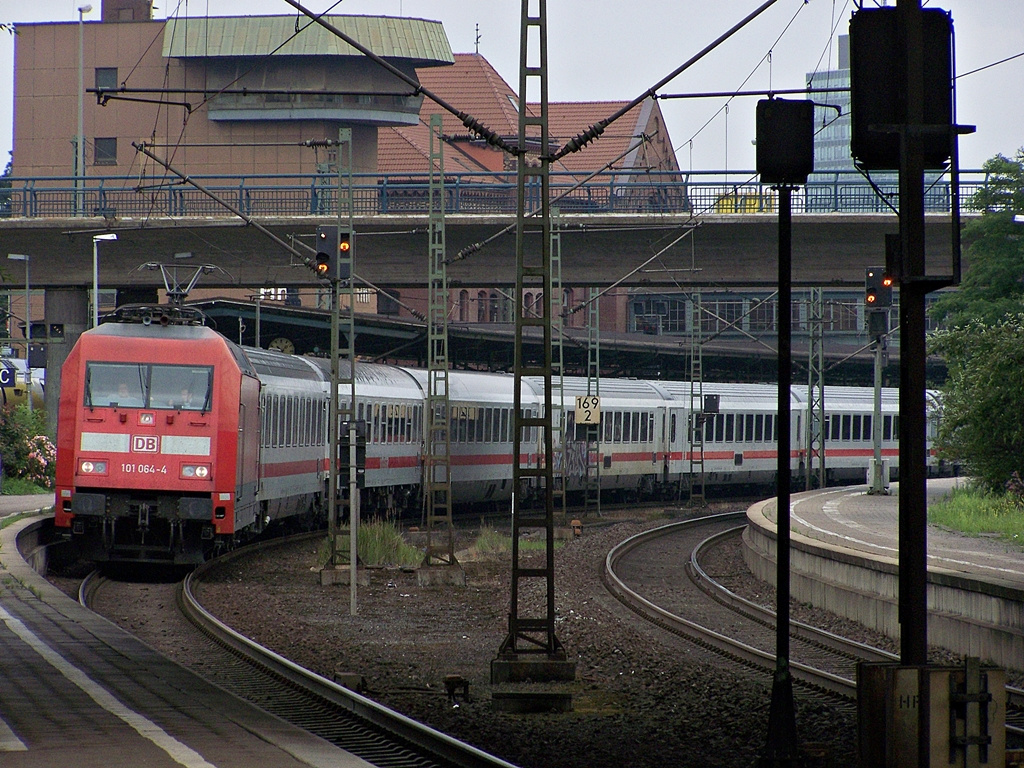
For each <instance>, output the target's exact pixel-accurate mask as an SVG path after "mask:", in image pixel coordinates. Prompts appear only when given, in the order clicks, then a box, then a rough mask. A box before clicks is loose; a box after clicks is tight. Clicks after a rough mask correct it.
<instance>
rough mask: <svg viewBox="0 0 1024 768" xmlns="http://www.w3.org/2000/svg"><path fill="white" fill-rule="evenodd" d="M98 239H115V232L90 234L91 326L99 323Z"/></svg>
mask: <svg viewBox="0 0 1024 768" xmlns="http://www.w3.org/2000/svg"><path fill="white" fill-rule="evenodd" d="M100 240H117V233H115V232H107V233H106V234H105V235H93V236H92V327H93V328H95V327H96V326H97V325H99V324H100V247H99V242H100Z"/></svg>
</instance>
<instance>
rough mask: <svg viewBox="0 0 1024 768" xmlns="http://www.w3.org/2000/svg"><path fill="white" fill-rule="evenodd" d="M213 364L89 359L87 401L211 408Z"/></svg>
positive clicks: (91, 404)
mask: <svg viewBox="0 0 1024 768" xmlns="http://www.w3.org/2000/svg"><path fill="white" fill-rule="evenodd" d="M212 385H213V368H212V367H211V366H206V365H149V364H145V363H89V364H88V365H87V366H86V373H85V405H86V406H87V407H104V406H116V407H119V408H159V409H167V410H178V411H208V410H210V400H211V390H212Z"/></svg>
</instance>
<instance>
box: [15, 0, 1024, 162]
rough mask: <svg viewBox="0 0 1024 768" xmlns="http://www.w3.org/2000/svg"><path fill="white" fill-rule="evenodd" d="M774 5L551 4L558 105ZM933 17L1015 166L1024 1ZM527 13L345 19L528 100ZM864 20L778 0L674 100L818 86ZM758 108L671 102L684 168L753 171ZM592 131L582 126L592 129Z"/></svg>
mask: <svg viewBox="0 0 1024 768" xmlns="http://www.w3.org/2000/svg"><path fill="white" fill-rule="evenodd" d="M89 1H91V4H92V5H93V11H92V12H91V13H89V14H86V16H85V18H86V20H98V19H99V6H100V2H101V1H102V0H0V22H4V23H9V22H30V21H62V20H65V21H67V20H72V21H73V20H77V18H78V14H77V11H76V8H77V7H78V6H80V5H82V4H83V3H84V2H89ZM864 2H865V4H866V5H869V6H874V5H875V4H876V3H875V2H873V0H864ZM332 3H333V0H306V2H305V3H304V4H305V5H306V6H307V7H309V8H310V9H311V10H314V11H317V12H321V11H324V10H327V9H328V8H331V6H332ZM761 3H762V0H628V1H626V0H551V2H549V3H548V4H547V9H548V64H549V86H550V98H551V100H553V101H597V100H629V99H632V98H634V97H636V96H639V95H640V94H642V93H644V92H645V91H646V90H648V89H649V88H651V87H652V86H653V85H655V84H656V83H657V82H658V81H660V80H661V79H662V78H663V77H665V76H666V75H668V74H669V73H670V72H672V71H673V70H675V69H676V68H677V67H679V66H680V65H681V64H682V63H684V62H685V61H687V60H688V59H690V58H691V57H692V56H694V55H695V54H696V53H698V52H699V51H700V50H701V49H703V48H704V47H705V46H707V45H708V44H709V43H711V42H712V41H713V40H715V39H716V38H717V37H718V36H719V35H721V34H722V33H724V32H725V31H727V30H728V29H729V28H731V27H732V26H733V25H734V24H736V23H737V22H738V21H740V20H741V19H743V18H744V17H745V16H746V15H747V14H749V13H750V12H751V11H753V10H754V9H756V8H758V7H759V6H760V5H761ZM157 5H158V7H157V10H156V11H155V13H156V16H157V18H165V17H166V16H167V15H169V14H170V15H173V14H175V13H177V14H179V15H188V16H230V15H243V14H261V15H294V14H295V11H294V10H293V9H292V7H291V6H289V5H288V4H287V3H285V2H284V0H189V2H184V0H183V1H182V2H181V3H178V2H177V0H157ZM926 5H928V6H929V7H941V8H944V9H946V10H949V11H950V12H951V13H952V15H953V23H954V30H955V36H956V71H957V72H958V73H960V74H961V77H960V78H959V79H958V85H957V87H958V93H957V110H958V112H957V120H958V122H959V123H962V124H969V125H976V126H977V128H978V132H977V133H975V134H973V135H969V136H965V137H962V138H961V140H960V154H961V167H963V168H965V169H970V168H979V167H980V166H981V164H982V163H983V162H984V161H985V160H987V159H988V158H990V157H992V156H993V155H995V154H997V153H1001V154H1004V155H1007V156H1012V155H1013V154H1014V153H1015V152H1016V150H1017V149H1018V148H1020V147H1024V56H1020V57H1018V58H1015V59H1012V60H1011V61H1008V62H1006V63H1003V64H998V65H995V66H989V65H994V64H996V62H998V61H1000V60H1002V59H1006V58H1009V57H1013V56H1015V55H1018V54H1021V53H1024V1H1022V0H944V2H931V3H927V4H926ZM520 8H521V3H520V2H517V1H516V0H479V1H478V2H475V3H464V2H458V1H457V0H342V2H339V3H336V4H335V5H334V8H333V10H332V11H331V12H332V13H339V14H369V15H385V16H408V17H416V18H424V19H432V20H437V21H441V22H442V23H443V24H444V28H445V31H446V32H447V35H448V39H449V41H450V42H451V46H452V50H453V51H454V52H456V53H467V52H473V51H474V50H479V52H480V53H481V54H483V55H484V56H485V57H486V58H487V59H488V60H489V61H490V62H491V64H492V65H493V66H494V67H495V69H496V70H497V71H498V73H499V74H500V75H502V77H504V79H505V80H506V82H508V83H509V84H510V85H511V86H512V87H513V89H516V88H518V74H517V72H518V66H519V51H518V47H519V15H520ZM853 9H854V3H853V2H852V0H809V2H805V0H778V2H776V3H775V5H773V6H772V7H771V8H769V9H768V10H767V11H765V12H764V13H763V14H761V15H760V16H759V17H758V18H757V19H755V20H754V21H753V22H752V23H750V24H749V25H748V26H747V27H745V28H744V29H743V30H742V31H741V32H739V33H738V34H736V35H735V36H733V37H732V38H730V39H729V40H728V41H726V42H725V43H723V44H722V45H721V46H719V47H718V48H717V49H715V50H714V51H712V52H711V53H709V54H708V55H707V56H706V57H704V58H703V59H702V60H701V61H700V62H699V63H698V64H696V65H694V66H693V67H692V68H690V69H689V70H687V71H686V72H684V73H683V74H681V75H680V76H679V77H677V78H676V79H675V80H673V81H672V82H671V83H670V84H669V85H668V86H666V87H665V88H663V89H662V90H661V91H660V92H661V93H691V94H692V93H709V92H718V91H727V92H733V91H737V90H757V89H769V88H774V89H779V90H781V89H788V88H799V87H802V86H804V85H805V84H806V75H807V73H809V72H815V71H818V70H824V69H830V68H834V67H835V66H836V62H837V52H836V46H835V44H834V42H835V38H836V36H837V35H838V34H845V33H846V31H847V29H848V25H849V17H850V14H851V13H852V11H853ZM13 49H14V43H13V39H12V36H11V35H9V34H7V33H0V159H2V162H3V164H4V165H6V161H7V159H8V157H9V154H8V153H9V151H10V149H11V144H12V129H13V127H12V122H13V117H12V110H13V106H12V102H13V74H12V73H13ZM983 67H987V68H985V69H981V68H983ZM978 69H980V70H981V71H978V72H976V73H974V74H965V73H969V72H972V71H973V70H978ZM789 98H798V97H795V96H791V97H789ZM818 98H819V100H820V99H822V98H823V97H818ZM756 102H757V98H750V97H747V98H738V99H733V100H732V101H731V102H729V103H728V105H727V100H726V99H723V98H715V99H711V98H705V99H697V100H694V99H685V100H672V101H662V102H661V107H662V110H663V112H664V113H665V116H666V119H667V122H668V130H669V133H670V136H671V140H672V143H673V145H674V146H675V148H676V155H677V157H678V160H679V165H680V167H682V168H683V169H691V168H692V169H693V170H707V169H716V170H722V169H726V170H730V171H733V170H736V171H739V170H749V169H752V168H753V167H754V147H753V146H752V143H751V142H752V140H753V139H754V134H755V124H754V109H755V104H756ZM455 106H458V104H456V105H455ZM111 108H112V107H111ZM587 127H588V126H584V125H581V126H580V130H583V129H585V128H587ZM68 138H69V141H70V138H71V137H68ZM68 173H71V169H70V168H69V169H68Z"/></svg>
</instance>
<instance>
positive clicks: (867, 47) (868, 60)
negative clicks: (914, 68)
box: [850, 7, 953, 170]
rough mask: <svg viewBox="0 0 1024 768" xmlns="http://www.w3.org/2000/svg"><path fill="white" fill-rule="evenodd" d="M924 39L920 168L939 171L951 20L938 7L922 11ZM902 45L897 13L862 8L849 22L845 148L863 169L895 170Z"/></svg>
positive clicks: (944, 153) (948, 116) (949, 84)
mask: <svg viewBox="0 0 1024 768" xmlns="http://www.w3.org/2000/svg"><path fill="white" fill-rule="evenodd" d="M921 26H922V37H923V38H924V40H923V44H924V56H923V59H924V66H923V70H924V71H923V77H922V80H923V83H922V85H923V89H924V115H923V120H924V124H925V125H926V126H930V127H931V128H940V129H941V128H945V130H944V131H935V130H929V131H928V132H927V133H925V134H924V136H923V137H922V146H923V149H924V165H925V168H942V167H943V166H944V165H945V164H946V161H947V160H948V159H949V156H950V146H951V144H952V140H951V135H950V131H951V130H952V128H953V20H952V18H951V17H950V15H949V13H947V12H946V11H944V10H942V9H940V8H926V9H924V10H922V11H921ZM904 48H905V44H903V43H902V42H901V40H900V34H899V30H898V28H897V9H896V8H892V7H890V8H864V9H861V10H859V11H857V12H856V13H854V14H853V16H851V17H850V120H851V123H852V126H851V127H852V131H853V133H852V136H851V139H850V148H851V150H852V152H853V156H854V158H856V160H857V161H858V163H860V165H861V166H862V167H864V168H865V169H868V170H886V169H887V170H897V169H899V167H900V134H899V132H898V130H896V128H897V127H898V126H902V125H905V124H906V122H907V116H906V103H907V72H906V61H905V53H904Z"/></svg>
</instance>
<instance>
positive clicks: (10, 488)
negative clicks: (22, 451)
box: [3, 477, 53, 496]
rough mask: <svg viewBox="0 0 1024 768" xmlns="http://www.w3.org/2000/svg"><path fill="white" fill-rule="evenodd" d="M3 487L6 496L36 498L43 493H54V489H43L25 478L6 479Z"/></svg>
mask: <svg viewBox="0 0 1024 768" xmlns="http://www.w3.org/2000/svg"><path fill="white" fill-rule="evenodd" d="M3 485H4V490H3V495H4V496H34V495H36V494H41V493H53V489H52V488H43V487H42V486H41V485H36V484H35V483H33V482H29V481H28V480H26V479H25V478H23V477H5V478H4V480H3Z"/></svg>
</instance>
